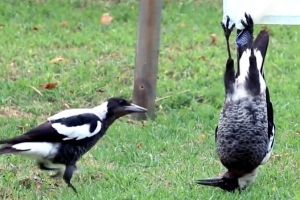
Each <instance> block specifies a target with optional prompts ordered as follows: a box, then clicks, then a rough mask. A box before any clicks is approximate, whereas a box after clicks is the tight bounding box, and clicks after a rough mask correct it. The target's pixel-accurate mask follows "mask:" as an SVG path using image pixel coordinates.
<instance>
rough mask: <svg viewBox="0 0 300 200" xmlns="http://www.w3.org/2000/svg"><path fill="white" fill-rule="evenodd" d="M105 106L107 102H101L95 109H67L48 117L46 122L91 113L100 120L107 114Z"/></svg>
mask: <svg viewBox="0 0 300 200" xmlns="http://www.w3.org/2000/svg"><path fill="white" fill-rule="evenodd" d="M107 104H108V102H107V101H106V102H103V103H102V104H100V105H99V106H97V107H94V108H75V109H68V110H64V111H61V112H59V113H57V114H55V115H53V116H51V117H48V119H47V120H48V121H52V120H56V119H60V118H67V117H71V116H74V115H80V114H85V113H92V114H95V115H97V116H98V117H99V118H100V119H101V120H103V119H105V117H106V113H107Z"/></svg>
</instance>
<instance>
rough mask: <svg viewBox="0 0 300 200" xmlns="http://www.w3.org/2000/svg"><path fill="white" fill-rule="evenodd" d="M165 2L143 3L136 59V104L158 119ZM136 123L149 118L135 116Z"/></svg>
mask: <svg viewBox="0 0 300 200" xmlns="http://www.w3.org/2000/svg"><path fill="white" fill-rule="evenodd" d="M162 4H163V0H140V8H139V24H138V41H137V47H136V55H135V69H134V86H133V87H134V89H133V103H135V104H138V105H140V106H143V107H145V108H147V109H148V113H147V116H148V117H150V118H154V117H155V97H156V79H157V66H158V53H159V35H160V23H161V11H162ZM132 119H135V120H143V119H146V114H144V113H138V114H132Z"/></svg>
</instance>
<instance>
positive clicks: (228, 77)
mask: <svg viewBox="0 0 300 200" xmlns="http://www.w3.org/2000/svg"><path fill="white" fill-rule="evenodd" d="M229 22H230V18H229V16H226V24H225V23H223V22H221V26H222V28H223V31H224V36H225V38H226V43H227V52H228V59H227V63H226V70H225V73H224V85H225V92H226V94H228V93H230V94H232V93H233V92H234V88H233V84H234V82H235V74H234V61H233V59H232V58H231V52H230V46H229V37H230V34H231V32H232V30H233V28H234V27H235V24H234V23H233V24H232V26H231V27H229Z"/></svg>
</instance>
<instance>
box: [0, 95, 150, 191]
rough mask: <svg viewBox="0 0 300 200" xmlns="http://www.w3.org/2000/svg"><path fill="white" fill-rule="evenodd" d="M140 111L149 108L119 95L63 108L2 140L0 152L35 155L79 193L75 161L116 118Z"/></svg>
mask: <svg viewBox="0 0 300 200" xmlns="http://www.w3.org/2000/svg"><path fill="white" fill-rule="evenodd" d="M139 112H147V110H146V109H145V108H143V107H140V106H138V105H135V104H132V103H129V102H128V101H126V100H125V99H122V98H117V97H113V98H110V99H108V100H107V101H106V102H104V103H102V104H101V105H99V106H97V107H94V108H82V109H69V110H64V111H62V112H59V113H57V114H55V115H53V116H51V117H49V118H48V119H47V121H46V122H44V123H42V124H40V125H38V126H37V127H35V128H33V129H31V130H29V131H28V132H26V133H24V134H23V135H20V136H17V137H14V138H10V139H6V140H0V144H4V145H5V146H4V147H2V148H1V149H0V154H8V153H10V154H17V155H22V156H27V157H31V158H34V159H36V161H37V165H38V167H39V168H40V169H41V170H49V171H56V172H57V173H56V174H55V175H53V176H52V177H61V176H62V178H63V180H64V181H65V182H66V183H67V185H68V186H69V187H71V188H72V189H73V190H74V191H75V192H77V191H76V189H75V187H74V186H73V185H72V184H71V178H72V175H73V172H74V171H75V170H76V168H77V167H76V162H77V161H78V160H79V159H80V158H81V157H82V156H83V155H84V154H85V153H86V152H88V151H89V150H90V149H91V148H92V147H93V146H94V145H95V144H96V143H97V141H98V140H99V139H100V138H101V137H102V136H103V135H104V134H105V132H106V131H107V129H108V128H109V126H110V125H111V124H112V123H113V122H114V121H115V120H116V119H118V118H120V117H122V116H125V115H127V114H130V113H139Z"/></svg>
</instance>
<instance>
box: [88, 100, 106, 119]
mask: <svg viewBox="0 0 300 200" xmlns="http://www.w3.org/2000/svg"><path fill="white" fill-rule="evenodd" d="M107 105H108V102H107V101H105V102H103V103H102V104H100V105H99V106H96V107H94V108H93V109H92V110H93V111H94V113H95V114H96V115H97V116H98V117H99V118H100V119H101V120H103V119H105V118H106V114H107V112H108V108H107Z"/></svg>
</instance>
